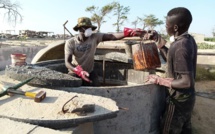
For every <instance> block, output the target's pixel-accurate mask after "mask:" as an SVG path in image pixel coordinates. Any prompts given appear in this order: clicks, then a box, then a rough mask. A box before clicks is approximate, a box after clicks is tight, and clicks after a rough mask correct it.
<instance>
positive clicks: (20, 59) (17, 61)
mask: <svg viewBox="0 0 215 134" xmlns="http://www.w3.org/2000/svg"><path fill="white" fill-rule="evenodd" d="M10 57H11V65H12V66H23V65H26V62H25V60H26V54H20V53H17V54H11V55H10Z"/></svg>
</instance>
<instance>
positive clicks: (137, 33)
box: [123, 27, 146, 37]
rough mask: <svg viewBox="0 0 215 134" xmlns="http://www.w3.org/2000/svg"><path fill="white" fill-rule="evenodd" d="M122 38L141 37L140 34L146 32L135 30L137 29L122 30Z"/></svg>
mask: <svg viewBox="0 0 215 134" xmlns="http://www.w3.org/2000/svg"><path fill="white" fill-rule="evenodd" d="M123 32H124V37H133V36H141V35H142V34H144V33H146V31H144V30H142V29H140V28H137V29H132V28H127V27H125V28H124V31H123Z"/></svg>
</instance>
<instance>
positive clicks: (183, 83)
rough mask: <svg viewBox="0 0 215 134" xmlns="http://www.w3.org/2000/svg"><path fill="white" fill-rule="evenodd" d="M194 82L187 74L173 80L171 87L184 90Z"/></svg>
mask: <svg viewBox="0 0 215 134" xmlns="http://www.w3.org/2000/svg"><path fill="white" fill-rule="evenodd" d="M193 84H194V80H192V76H190V75H189V74H182V75H181V78H180V79H177V80H173V81H172V84H171V86H172V87H173V88H178V89H186V88H190V87H192V86H193Z"/></svg>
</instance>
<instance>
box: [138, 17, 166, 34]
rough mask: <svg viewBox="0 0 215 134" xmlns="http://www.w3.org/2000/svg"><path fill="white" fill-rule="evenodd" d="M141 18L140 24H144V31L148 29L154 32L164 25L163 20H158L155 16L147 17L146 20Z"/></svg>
mask: <svg viewBox="0 0 215 134" xmlns="http://www.w3.org/2000/svg"><path fill="white" fill-rule="evenodd" d="M138 18H139V22H141V23H142V24H143V30H144V29H145V28H148V30H153V29H154V28H155V27H156V26H157V25H161V24H164V23H163V21H162V20H159V19H158V18H156V17H155V16H154V15H153V14H150V15H145V17H144V18H140V17H138Z"/></svg>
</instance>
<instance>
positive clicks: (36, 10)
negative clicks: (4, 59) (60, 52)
mask: <svg viewBox="0 0 215 134" xmlns="http://www.w3.org/2000/svg"><path fill="white" fill-rule="evenodd" d="M11 1H12V2H14V1H15V0H11ZM206 1H207V2H206ZM206 1H195V0H189V1H187V0H180V1H172V0H171V1H170V0H166V1H164V0H163V1H157V0H151V1H146V0H136V1H135V0H132V1H131V0H118V1H117V2H119V3H120V4H121V5H123V6H124V7H126V6H129V7H130V12H129V14H128V15H127V16H128V21H127V22H125V23H124V25H123V27H131V28H133V27H134V26H133V25H132V24H131V22H133V21H134V20H135V19H136V18H137V16H138V17H144V15H150V14H153V15H155V17H156V18H158V19H160V20H162V21H164V22H165V20H164V16H166V14H167V12H168V11H169V10H170V9H172V8H175V7H186V8H188V9H189V10H190V11H191V13H192V16H193V22H192V24H191V26H190V29H189V32H190V33H198V34H204V35H205V36H206V37H212V30H213V29H214V28H215V14H214V12H215V8H213V5H215V1H212V0H206ZM17 2H19V3H20V6H21V7H22V10H19V11H20V13H21V14H22V16H23V21H22V23H17V24H16V26H15V27H13V26H11V25H8V24H7V19H6V18H5V19H3V13H2V11H3V10H2V9H1V10H0V11H1V14H0V32H5V30H15V33H16V34H18V32H19V30H34V31H49V32H54V34H63V33H64V30H63V24H64V23H65V22H66V21H67V20H68V23H67V25H66V27H67V28H68V29H69V30H70V32H71V33H72V34H77V32H75V31H74V30H73V27H74V26H75V25H76V24H77V19H78V18H79V17H82V16H87V17H91V14H90V13H89V12H86V11H85V9H86V8H87V7H89V6H92V5H95V6H96V7H99V8H101V7H103V6H105V5H106V4H108V3H111V2H113V1H100V0H88V1H86V0H83V1H70V0H64V1H63V2H62V1H59V0H52V1H44V0H37V1H32V0H31V1H27V0H17ZM41 3H42V4H41ZM115 18H116V16H113V13H110V14H109V15H108V16H107V17H106V18H105V20H106V21H107V22H106V23H104V24H102V26H101V32H115V31H116V27H113V26H112V24H113V23H114V22H115V21H116V19H115ZM94 25H96V24H94ZM123 27H122V28H123ZM137 27H138V28H142V25H140V24H139V25H138V26H137ZM122 28H121V29H122ZM155 30H158V31H165V24H163V25H161V26H157V27H156V28H155ZM12 34H13V32H12Z"/></svg>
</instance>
